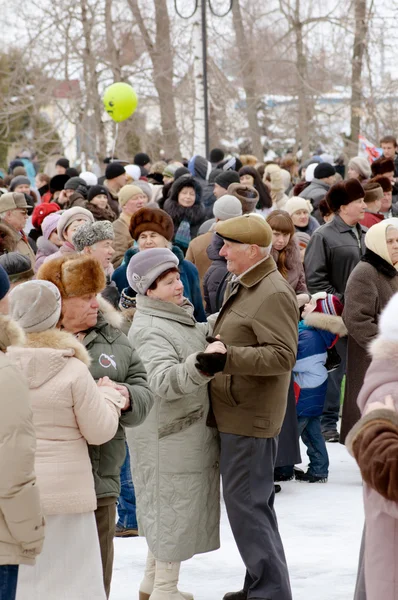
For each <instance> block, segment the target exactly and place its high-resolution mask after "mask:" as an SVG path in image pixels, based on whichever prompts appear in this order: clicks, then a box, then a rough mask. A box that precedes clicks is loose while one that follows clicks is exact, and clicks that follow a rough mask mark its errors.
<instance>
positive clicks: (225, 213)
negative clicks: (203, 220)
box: [213, 194, 242, 221]
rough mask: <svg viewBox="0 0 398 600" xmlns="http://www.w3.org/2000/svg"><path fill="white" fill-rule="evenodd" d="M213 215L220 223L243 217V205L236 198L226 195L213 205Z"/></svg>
mask: <svg viewBox="0 0 398 600" xmlns="http://www.w3.org/2000/svg"><path fill="white" fill-rule="evenodd" d="M213 215H214V216H215V218H216V219H219V220H220V221H227V220H228V219H233V217H240V216H241V215H242V203H241V202H240V200H238V198H236V196H230V195H229V194H225V195H224V196H221V198H219V199H218V200H216V201H215V202H214V204H213Z"/></svg>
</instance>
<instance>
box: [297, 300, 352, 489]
mask: <svg viewBox="0 0 398 600" xmlns="http://www.w3.org/2000/svg"><path fill="white" fill-rule="evenodd" d="M342 312H343V305H342V304H341V302H340V301H339V299H338V298H337V297H336V296H333V295H332V294H326V293H325V292H320V293H318V294H314V295H313V296H312V298H311V301H310V302H309V303H308V304H306V305H305V306H304V308H303V310H302V320H301V321H300V323H299V342H298V352H297V362H296V364H295V366H294V368H293V376H294V390H295V395H296V401H297V418H298V428H299V435H300V436H301V439H302V440H303V442H304V444H305V445H306V446H307V454H308V457H309V459H310V463H309V465H308V470H307V472H306V473H303V472H302V471H301V470H299V469H295V478H296V479H297V480H298V481H307V482H309V483H317V482H318V483H326V482H327V480H328V475H329V457H328V453H327V450H326V443H325V440H324V438H323V435H322V431H321V420H320V417H321V415H322V411H323V405H324V403H325V396H326V390H327V383H328V369H327V367H326V362H327V359H328V350H329V349H330V348H332V347H333V346H334V345H335V343H336V342H337V340H338V338H339V336H340V335H346V333H347V332H346V329H345V326H344V323H343V320H342V318H341V314H342Z"/></svg>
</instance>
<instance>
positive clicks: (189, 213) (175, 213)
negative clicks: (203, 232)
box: [163, 175, 205, 252]
mask: <svg viewBox="0 0 398 600" xmlns="http://www.w3.org/2000/svg"><path fill="white" fill-rule="evenodd" d="M187 182H190V183H192V182H193V184H194V189H195V195H196V198H195V204H194V205H193V206H191V207H189V208H185V207H184V206H181V204H178V195H179V193H180V192H181V190H182V189H183V188H184V187H187ZM201 200H202V188H201V186H200V184H199V183H198V182H197V181H196V180H195V178H193V177H190V176H189V175H183V176H182V177H179V178H178V179H177V180H176V181H175V182H174V183H173V185H172V187H171V190H170V196H169V198H168V199H167V200H166V202H165V203H164V207H163V209H164V210H165V211H166V212H167V213H168V214H169V215H170V217H171V218H172V219H173V223H174V235H175V234H176V233H177V231H178V228H179V226H180V224H181V222H182V221H184V220H186V221H188V222H189V223H190V234H191V239H193V238H195V237H196V236H197V235H198V230H199V227H200V225H201V224H202V223H203V221H204V220H205V210H204V207H203V204H202V201H201ZM187 247H188V246H187ZM181 249H182V251H183V252H186V250H187V248H181Z"/></svg>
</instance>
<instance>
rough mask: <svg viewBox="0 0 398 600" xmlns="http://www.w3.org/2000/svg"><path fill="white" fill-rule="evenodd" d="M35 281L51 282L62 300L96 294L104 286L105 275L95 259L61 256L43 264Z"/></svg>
mask: <svg viewBox="0 0 398 600" xmlns="http://www.w3.org/2000/svg"><path fill="white" fill-rule="evenodd" d="M36 277H37V279H45V280H46V281H51V283H53V284H54V285H56V286H57V288H58V289H59V291H60V292H61V296H62V298H74V297H77V296H85V295H86V294H98V293H99V292H102V290H103V289H104V288H105V285H106V279H105V273H104V270H103V268H102V267H101V265H100V263H99V262H98V260H97V259H96V258H93V257H91V256H79V255H74V256H61V257H60V258H54V259H52V260H49V261H47V262H45V263H44V264H43V265H42V266H41V267H40V269H39V270H38V272H37V276H36Z"/></svg>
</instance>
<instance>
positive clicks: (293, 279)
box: [271, 236, 307, 294]
mask: <svg viewBox="0 0 398 600" xmlns="http://www.w3.org/2000/svg"><path fill="white" fill-rule="evenodd" d="M285 253H286V257H285V267H286V268H287V276H286V279H287V281H288V282H289V283H290V285H291V286H292V288H293V289H294V291H295V292H296V294H302V293H306V292H307V285H306V283H305V274H304V267H303V263H302V262H301V257H300V248H299V246H298V243H297V241H296V239H295V237H294V236H293V237H292V238H291V239H290V240H289V243H288V245H287V246H286V248H285ZM271 256H272V258H273V259H274V261H275V262H276V264H278V259H279V252H278V250H274V248H272V250H271Z"/></svg>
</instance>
